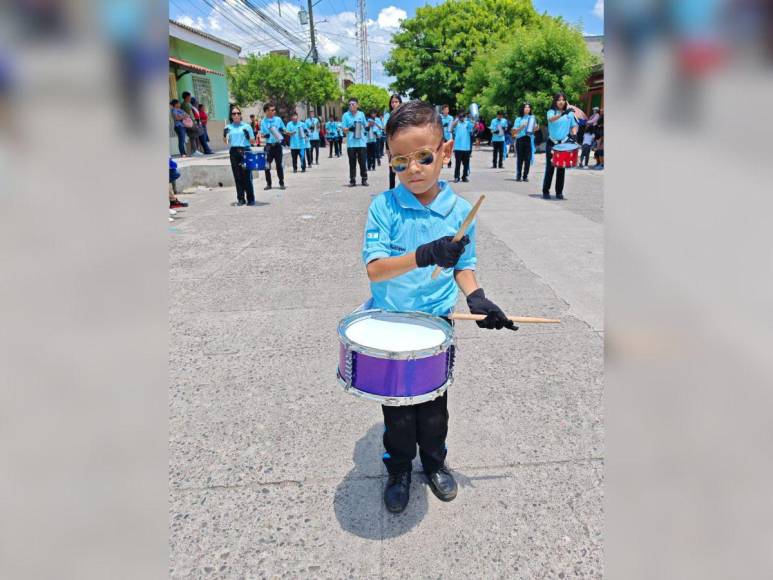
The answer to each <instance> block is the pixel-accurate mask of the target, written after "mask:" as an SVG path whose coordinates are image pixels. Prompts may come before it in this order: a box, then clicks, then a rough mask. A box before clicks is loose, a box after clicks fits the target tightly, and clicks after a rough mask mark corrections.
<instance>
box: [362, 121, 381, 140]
mask: <svg viewBox="0 0 773 580" xmlns="http://www.w3.org/2000/svg"><path fill="white" fill-rule="evenodd" d="M371 121H373V125H371V124H370V123H371ZM365 133H366V135H367V137H366V139H365V141H366V142H367V143H375V142H376V141H378V138H379V137H380V136H381V129H379V126H378V119H371V118H370V117H368V122H367V123H366V124H365Z"/></svg>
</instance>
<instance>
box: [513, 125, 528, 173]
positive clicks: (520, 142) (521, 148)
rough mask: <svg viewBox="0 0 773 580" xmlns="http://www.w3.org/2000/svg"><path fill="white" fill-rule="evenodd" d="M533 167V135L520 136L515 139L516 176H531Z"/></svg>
mask: <svg viewBox="0 0 773 580" xmlns="http://www.w3.org/2000/svg"><path fill="white" fill-rule="evenodd" d="M530 167H531V137H529V136H528V135H526V136H524V137H518V139H517V140H516V141H515V177H516V178H517V179H520V178H521V177H523V178H524V179H525V178H527V177H529V168H530Z"/></svg>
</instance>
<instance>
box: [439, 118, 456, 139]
mask: <svg viewBox="0 0 773 580" xmlns="http://www.w3.org/2000/svg"><path fill="white" fill-rule="evenodd" d="M440 122H441V123H443V139H444V140H446V141H450V140H451V123H453V122H454V118H453V117H452V116H451V115H446V116H445V117H444V116H443V115H440Z"/></svg>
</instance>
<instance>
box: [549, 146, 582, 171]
mask: <svg viewBox="0 0 773 580" xmlns="http://www.w3.org/2000/svg"><path fill="white" fill-rule="evenodd" d="M579 157H580V146H579V145H578V144H577V143H559V144H558V145H554V146H553V157H552V158H551V162H552V163H553V167H577V160H578V159H579Z"/></svg>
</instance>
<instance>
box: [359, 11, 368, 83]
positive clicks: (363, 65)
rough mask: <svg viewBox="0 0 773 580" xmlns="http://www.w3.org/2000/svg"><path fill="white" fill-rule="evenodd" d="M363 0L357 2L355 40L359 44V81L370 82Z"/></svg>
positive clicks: (366, 25) (366, 26) (366, 27)
mask: <svg viewBox="0 0 773 580" xmlns="http://www.w3.org/2000/svg"><path fill="white" fill-rule="evenodd" d="M365 13H366V10H365V0H359V2H358V3H357V40H358V41H359V44H360V75H359V76H360V82H361V83H366V82H367V83H370V79H371V77H370V50H369V49H368V24H367V18H366V16H365Z"/></svg>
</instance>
